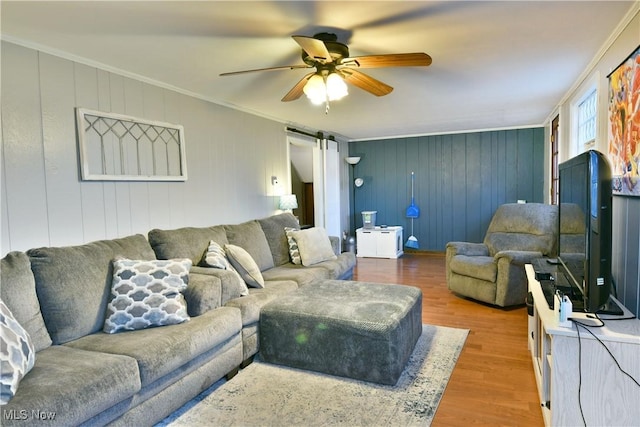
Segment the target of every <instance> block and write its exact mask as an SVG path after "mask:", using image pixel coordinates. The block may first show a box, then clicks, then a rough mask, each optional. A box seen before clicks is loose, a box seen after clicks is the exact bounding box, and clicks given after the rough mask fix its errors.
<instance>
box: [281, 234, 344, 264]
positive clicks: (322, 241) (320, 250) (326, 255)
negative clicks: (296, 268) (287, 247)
mask: <svg viewBox="0 0 640 427" xmlns="http://www.w3.org/2000/svg"><path fill="white" fill-rule="evenodd" d="M291 235H292V236H293V238H294V239H296V242H297V243H298V249H299V251H300V258H301V259H302V265H304V266H305V267H308V266H310V265H314V264H317V263H319V262H322V261H329V260H332V259H336V258H337V257H336V254H335V253H334V252H333V248H332V247H331V240H329V236H328V235H327V231H326V230H325V229H324V228H322V227H313V228H307V229H306V230H297V231H292V232H291Z"/></svg>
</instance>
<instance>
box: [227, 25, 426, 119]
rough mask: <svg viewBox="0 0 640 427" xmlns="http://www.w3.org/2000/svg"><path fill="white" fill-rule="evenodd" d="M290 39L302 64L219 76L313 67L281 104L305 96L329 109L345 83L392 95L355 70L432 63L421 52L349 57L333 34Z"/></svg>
mask: <svg viewBox="0 0 640 427" xmlns="http://www.w3.org/2000/svg"><path fill="white" fill-rule="evenodd" d="M292 37H293V40H295V41H296V43H298V44H299V45H300V47H301V48H302V61H303V62H304V64H299V65H285V66H280V67H271V68H259V69H255V70H245V71H234V72H230V73H222V74H220V76H232V75H237V74H244V73H252V72H256V71H275V70H295V69H300V68H315V69H316V70H315V71H314V72H312V73H309V74H307V75H305V76H304V77H303V78H302V79H301V80H300V81H298V83H296V85H295V86H293V88H292V89H291V90H290V91H289V92H288V93H287V94H286V95H285V96H284V97H283V98H282V101H283V102H288V101H294V100H296V99H298V98H300V96H302V94H303V93H304V94H306V95H307V97H309V99H311V101H312V102H314V103H316V104H321V103H323V102H325V103H326V105H327V109H328V107H329V101H333V100H336V99H340V98H342V97H343V96H345V95H346V94H347V86H346V84H345V82H347V83H350V84H352V85H354V86H356V87H359V88H360V89H363V90H365V91H367V92H369V93H371V94H373V95H376V96H384V95H388V94H389V93H391V91H392V90H393V87H391V86H389V85H387V84H386V83H383V82H381V81H380V80H377V79H374V78H373V77H371V76H369V75H367V74H364V73H362V72H360V71H358V69H359V68H382V67H420V66H421V67H425V66H428V65H430V64H431V57H430V56H429V55H427V54H426V53H422V52H418V53H397V54H386V55H368V56H356V57H349V47H348V46H347V45H346V44H344V43H340V42H339V41H338V37H337V36H336V35H335V34H333V33H318V34H316V35H314V36H313V37H309V36H292Z"/></svg>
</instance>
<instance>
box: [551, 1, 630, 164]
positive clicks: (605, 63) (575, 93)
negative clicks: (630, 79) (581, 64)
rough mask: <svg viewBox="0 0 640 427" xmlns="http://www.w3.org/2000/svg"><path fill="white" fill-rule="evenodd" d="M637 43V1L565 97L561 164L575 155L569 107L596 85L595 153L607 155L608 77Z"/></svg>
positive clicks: (561, 135)
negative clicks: (572, 145)
mask: <svg viewBox="0 0 640 427" xmlns="http://www.w3.org/2000/svg"><path fill="white" fill-rule="evenodd" d="M639 44H640V2H636V4H635V6H634V7H633V9H632V10H631V11H630V13H629V15H628V16H627V19H626V20H625V21H623V22H621V23H620V26H619V28H618V29H617V31H616V32H615V33H614V34H612V38H611V39H610V40H609V41H608V42H607V43H606V44H605V46H603V48H602V51H601V52H600V54H599V55H598V56H597V57H596V58H594V62H593V63H592V64H590V66H589V67H588V68H587V69H586V70H585V72H584V73H583V74H582V76H581V78H580V79H579V81H577V82H576V83H575V85H574V87H573V88H572V89H571V90H570V91H569V92H568V93H567V95H565V97H564V98H563V100H562V101H561V103H560V105H559V108H558V111H559V114H560V161H561V162H562V161H564V160H567V159H569V158H571V157H573V156H575V155H576V154H577V153H575V152H572V150H571V144H572V142H571V141H572V140H571V138H572V135H571V105H572V104H574V103H576V102H578V101H579V98H580V97H581V96H583V95H584V92H585V91H586V90H587V88H588V87H589V86H591V85H593V83H594V82H595V83H596V86H597V90H598V124H597V126H598V130H597V136H596V144H595V147H593V148H594V149H595V150H598V151H601V152H602V153H605V154H607V152H608V150H609V148H608V134H607V126H608V109H609V100H608V92H609V80H608V78H607V76H608V75H609V74H610V73H611V72H612V71H614V70H615V69H616V68H617V67H618V65H620V63H621V62H622V61H623V60H624V59H626V58H627V56H629V54H631V53H632V52H633V51H634V50H635V49H636V48H637V47H638V45H639Z"/></svg>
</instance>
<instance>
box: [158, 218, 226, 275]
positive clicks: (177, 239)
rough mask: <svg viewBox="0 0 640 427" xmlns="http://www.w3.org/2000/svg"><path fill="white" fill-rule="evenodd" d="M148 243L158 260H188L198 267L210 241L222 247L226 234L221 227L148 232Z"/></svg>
mask: <svg viewBox="0 0 640 427" xmlns="http://www.w3.org/2000/svg"><path fill="white" fill-rule="evenodd" d="M148 236H149V243H150V244H151V247H152V248H153V250H154V251H155V253H156V258H158V259H172V258H189V259H190V260H191V261H192V262H193V265H198V264H199V263H200V261H201V259H202V254H203V253H204V251H205V250H206V249H207V247H208V246H209V242H210V241H211V240H213V241H215V242H216V243H218V244H220V245H222V246H224V244H225V243H228V241H227V234H226V232H225V230H224V227H223V226H222V225H216V226H213V227H184V228H178V229H175V230H160V229H157V228H156V229H153V230H151V231H149V233H148Z"/></svg>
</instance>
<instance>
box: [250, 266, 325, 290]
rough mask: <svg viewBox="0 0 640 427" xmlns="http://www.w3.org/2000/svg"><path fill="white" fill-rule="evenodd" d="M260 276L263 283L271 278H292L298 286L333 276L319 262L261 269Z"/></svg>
mask: <svg viewBox="0 0 640 427" xmlns="http://www.w3.org/2000/svg"><path fill="white" fill-rule="evenodd" d="M262 277H263V278H264V280H265V284H266V283H267V282H270V281H272V280H293V281H294V282H296V283H297V284H298V286H306V285H309V284H312V283H316V282H318V281H320V280H325V279H334V278H335V277H334V276H332V275H331V271H330V270H329V269H326V268H322V267H320V264H316V265H314V266H312V267H303V266H302V265H294V264H291V263H289V264H283V265H281V266H278V267H274V268H272V269H270V270H267V271H263V272H262Z"/></svg>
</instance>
